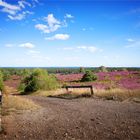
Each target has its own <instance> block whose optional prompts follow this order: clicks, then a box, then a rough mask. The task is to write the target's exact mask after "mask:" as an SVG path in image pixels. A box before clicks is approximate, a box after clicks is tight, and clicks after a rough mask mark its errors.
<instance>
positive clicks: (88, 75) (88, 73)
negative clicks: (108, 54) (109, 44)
mask: <svg viewBox="0 0 140 140" xmlns="http://www.w3.org/2000/svg"><path fill="white" fill-rule="evenodd" d="M95 80H97V76H96V75H95V74H93V72H92V71H89V70H88V71H86V73H85V74H84V75H83V77H82V79H81V81H82V82H88V81H95Z"/></svg>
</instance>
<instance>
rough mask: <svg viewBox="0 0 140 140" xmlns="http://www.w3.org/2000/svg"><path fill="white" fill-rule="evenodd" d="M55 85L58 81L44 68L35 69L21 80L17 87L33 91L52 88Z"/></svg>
mask: <svg viewBox="0 0 140 140" xmlns="http://www.w3.org/2000/svg"><path fill="white" fill-rule="evenodd" d="M57 87H58V82H57V80H56V78H55V77H54V76H53V75H49V74H48V72H47V71H46V70H44V69H35V70H33V72H32V73H31V74H30V75H28V76H26V77H25V78H24V79H23V80H22V82H21V84H20V87H19V88H20V90H21V91H24V92H33V91H37V90H52V89H56V88H57Z"/></svg>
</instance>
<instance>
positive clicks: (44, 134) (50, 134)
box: [0, 96, 140, 140]
mask: <svg viewBox="0 0 140 140" xmlns="http://www.w3.org/2000/svg"><path fill="white" fill-rule="evenodd" d="M23 98H28V99H31V100H33V101H34V102H35V103H37V104H39V105H40V106H42V108H40V109H38V110H37V111H24V112H23V113H22V114H13V115H10V116H6V117H4V118H3V125H4V127H5V129H6V132H7V133H6V134H5V135H4V134H3V135H1V136H0V139H6V140H24V139H25V140H96V139H97V140H132V139H133V140H138V139H140V104H137V103H131V102H115V101H107V100H101V99H93V98H79V99H73V100H66V99H57V98H47V97H37V96H24V97H23Z"/></svg>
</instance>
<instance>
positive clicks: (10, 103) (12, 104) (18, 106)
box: [2, 95, 40, 115]
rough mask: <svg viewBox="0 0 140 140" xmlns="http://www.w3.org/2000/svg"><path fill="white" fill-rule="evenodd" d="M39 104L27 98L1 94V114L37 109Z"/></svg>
mask: <svg viewBox="0 0 140 140" xmlns="http://www.w3.org/2000/svg"><path fill="white" fill-rule="evenodd" d="M39 107H40V106H38V105H36V104H35V103H34V102H32V101H31V100H29V99H26V98H23V97H19V96H12V95H8V96H7V95H5V96H3V104H2V114H3V115H7V114H9V113H11V112H17V111H19V110H34V109H38V108H39Z"/></svg>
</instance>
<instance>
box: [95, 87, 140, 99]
mask: <svg viewBox="0 0 140 140" xmlns="http://www.w3.org/2000/svg"><path fill="white" fill-rule="evenodd" d="M95 96H97V97H100V98H105V99H107V100H118V101H124V100H126V99H131V100H133V99H135V100H139V99H140V90H126V89H110V90H96V92H95Z"/></svg>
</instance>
